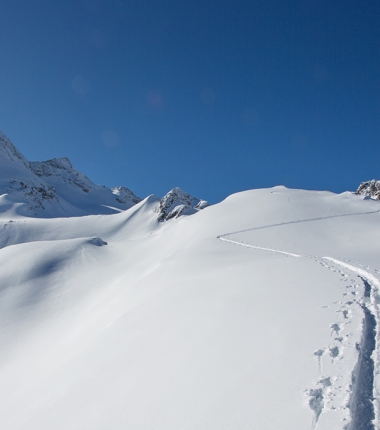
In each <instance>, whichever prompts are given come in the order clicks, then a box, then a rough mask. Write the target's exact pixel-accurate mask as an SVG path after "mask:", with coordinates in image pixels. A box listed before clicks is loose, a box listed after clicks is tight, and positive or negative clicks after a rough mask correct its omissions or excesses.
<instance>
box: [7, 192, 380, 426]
mask: <svg viewBox="0 0 380 430" xmlns="http://www.w3.org/2000/svg"><path fill="white" fill-rule="evenodd" d="M157 204H158V200H157V199H156V198H155V197H149V198H147V199H145V200H144V201H143V202H141V203H139V204H137V205H136V206H134V207H132V208H131V209H129V210H127V211H126V212H121V213H119V214H114V215H103V216H101V215H98V216H86V217H77V218H55V219H32V218H23V217H21V216H16V215H15V214H16V213H17V211H16V210H15V208H14V206H12V203H11V202H9V201H7V200H6V198H5V197H4V198H1V197H0V205H2V210H1V211H0V212H1V217H2V218H1V221H0V231H1V235H0V246H1V247H2V249H0V265H1V270H0V317H1V338H0V343H1V356H0V393H1V398H0V417H1V423H2V424H1V426H2V428H4V429H7V430H14V429H25V430H26V429H27V430H44V429H46V430H51V429H54V430H60V429H70V430H83V429H91V430H92V429H94V430H98V429H99V430H100V429H102V430H103V429H113V430H119V429H120V430H121V429H123V430H125V429H128V430H133V429H136V430H214V429H215V430H251V429H252V430H279V429H281V430H305V429H312V428H315V429H318V430H322V429H326V430H331V429H334V430H338V429H342V430H343V429H348V430H361V429H364V430H369V429H379V423H378V417H379V404H378V400H379V392H380V376H379V330H378V324H379V294H378V288H379V279H380V260H379V255H380V253H379V243H380V228H379V226H380V212H379V211H380V204H379V202H375V201H370V200H362V199H361V198H360V197H358V196H354V195H352V194H350V193H344V194H341V195H335V194H332V193H328V192H311V191H299V190H289V189H286V188H283V187H276V188H272V189H265V190H254V191H246V192H243V193H239V194H235V195H232V196H230V197H228V198H227V199H226V200H225V201H223V202H222V203H220V204H218V205H214V206H210V207H208V208H206V209H204V210H203V211H200V212H197V213H195V214H193V215H190V216H182V217H180V218H178V219H173V220H170V221H168V222H162V223H159V222H157V219H156V218H157V216H156V215H157V214H155V212H154V208H155V207H156V206H157ZM6 205H8V206H6ZM366 313H368V315H369V316H368V317H367V316H366V315H367V314H366ZM373 344H375V346H376V347H375V349H374V351H373V352H371V351H370V353H369V356H368V357H366V356H365V354H364V352H363V349H364V348H367V349H368V348H369V347H368V345H373ZM366 345H367V346H366ZM363 363H364V364H363ZM366 363H367V364H366ZM371 363H372V366H374V367H375V369H374V370H373V369H372V380H371V372H368V369H369V367H370V365H371ZM366 366H367V367H366ZM368 366H369V367H368ZM366 368H367V373H366ZM369 370H371V369H369ZM368 375H369V376H368ZM368 393H369V394H368ZM371 395H372V396H374V397H375V400H374V402H372V400H371V398H368V396H369V397H371ZM366 396H367V398H365V397H366ZM350 423H351V424H350Z"/></svg>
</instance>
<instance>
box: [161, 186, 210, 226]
mask: <svg viewBox="0 0 380 430" xmlns="http://www.w3.org/2000/svg"><path fill="white" fill-rule="evenodd" d="M208 205H209V204H208V202H206V200H200V199H197V198H196V197H193V196H191V195H190V194H188V193H186V192H185V191H183V190H182V189H181V188H178V187H176V188H173V189H172V190H171V191H169V192H168V193H167V194H166V195H165V196H164V197H163V198H162V199H161V201H160V203H159V205H158V206H157V208H156V209H155V212H157V213H158V217H157V220H158V221H168V220H169V219H172V218H178V217H179V216H181V215H191V214H193V213H195V212H196V211H198V210H200V209H204V208H205V207H207V206H208Z"/></svg>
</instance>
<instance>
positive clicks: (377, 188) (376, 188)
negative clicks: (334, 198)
mask: <svg viewBox="0 0 380 430" xmlns="http://www.w3.org/2000/svg"><path fill="white" fill-rule="evenodd" d="M355 194H358V195H361V196H365V197H370V198H371V199H374V200H380V181H377V180H376V179H372V181H366V182H362V183H361V184H360V185H359V188H358V189H357V190H356V192H355Z"/></svg>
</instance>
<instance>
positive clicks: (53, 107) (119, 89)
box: [0, 0, 380, 202]
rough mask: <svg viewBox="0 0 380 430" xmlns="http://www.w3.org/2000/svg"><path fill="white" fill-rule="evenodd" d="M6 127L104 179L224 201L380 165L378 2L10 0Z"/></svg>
mask: <svg viewBox="0 0 380 430" xmlns="http://www.w3.org/2000/svg"><path fill="white" fill-rule="evenodd" d="M0 10H1V27H0V35H1V36H0V55H1V57H0V58H1V67H0V129H1V130H2V131H3V132H4V133H5V134H6V135H7V136H8V137H9V138H10V139H11V140H12V142H13V143H14V144H15V145H16V146H17V147H18V148H19V149H20V150H21V151H22V152H23V153H24V155H25V156H26V157H27V158H28V159H31V160H44V159H48V158H53V157H61V156H67V157H68V158H70V160H71V161H72V163H73V164H74V166H75V167H76V168H77V169H79V170H80V171H82V172H83V173H85V174H86V175H87V176H89V177H90V178H91V179H92V180H93V181H94V182H96V183H99V184H104V185H107V186H117V185H125V186H127V187H129V188H131V189H132V190H133V191H134V192H135V193H136V194H138V195H140V196H142V197H144V196H146V195H148V194H152V193H154V194H157V195H160V196H162V195H164V194H165V193H166V192H167V191H168V190H169V189H171V188H173V187H175V186H179V187H181V188H183V189H185V190H186V191H188V192H189V193H191V194H193V195H195V196H197V197H199V198H204V199H208V200H210V201H211V202H216V201H219V200H221V199H223V198H225V197H226V196H227V195H229V194H231V193H233V192H237V191H241V190H244V189H250V188H261V187H271V186H274V185H279V184H283V185H286V186H288V187H292V188H306V189H320V190H321V189H329V190H331V191H335V192H341V191H344V190H347V189H349V190H352V189H355V188H356V187H357V186H358V184H359V182H360V181H362V180H367V179H372V178H377V179H380V172H379V159H380V144H379V143H380V142H379V138H380V55H379V53H380V2H379V1H375V0H374V1H366V0H362V1H359V0H357V1H355V0H344V1H343V0H337V1H333V2H332V1H331V0H289V1H278V0H277V1H274V0H265V1H264V0H262V1H254V0H250V1H245V0H234V1H231V0H229V1H226V0H218V1H215V0H212V1H211V0H202V1H200V0H192V1H183V0H169V1H168V0H166V1H165V0H161V1H158V0H150V1H148V0H129V1H123V0H108V1H102V0H75V1H73V0H65V1H56V2H52V1H51V0H35V1H33V2H31V1H26V0H0Z"/></svg>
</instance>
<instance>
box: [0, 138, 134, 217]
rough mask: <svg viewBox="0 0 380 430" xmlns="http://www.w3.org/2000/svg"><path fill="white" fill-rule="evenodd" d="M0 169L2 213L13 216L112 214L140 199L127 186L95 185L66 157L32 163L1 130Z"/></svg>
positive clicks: (0, 203)
mask: <svg viewBox="0 0 380 430" xmlns="http://www.w3.org/2000/svg"><path fill="white" fill-rule="evenodd" d="M0 169H1V177H0V213H1V212H3V213H4V212H10V213H11V214H13V216H16V215H17V214H18V215H23V216H37V217H46V218H50V217H63V216H80V215H88V214H110V213H116V212H120V211H121V210H125V209H128V208H130V207H131V206H133V205H134V204H136V203H137V202H139V201H141V199H139V198H138V197H136V196H135V195H134V194H133V193H132V191H130V190H129V189H128V188H125V187H118V188H115V189H113V190H110V189H109V188H107V187H104V186H99V185H96V184H94V183H93V182H92V181H91V180H90V179H88V178H87V177H86V176H85V175H83V174H82V173H80V172H78V171H77V170H76V169H75V168H74V167H73V166H72V164H71V163H70V161H69V160H68V159H67V158H58V159H57V158H54V159H52V160H48V161H43V162H38V161H36V162H29V161H28V160H27V159H26V158H25V157H24V156H23V155H22V154H21V153H20V152H19V151H18V150H17V149H16V148H15V147H14V145H13V144H12V143H11V141H10V140H9V139H8V138H7V137H6V136H5V135H4V134H3V133H1V132H0ZM120 193H121V194H120Z"/></svg>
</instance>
